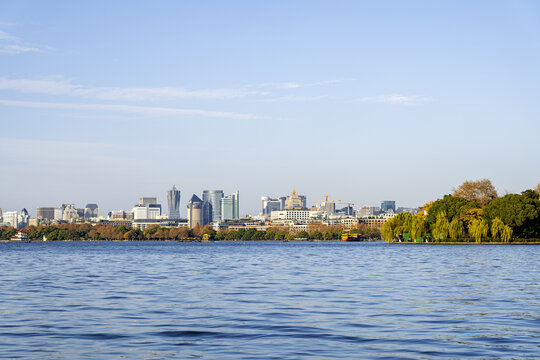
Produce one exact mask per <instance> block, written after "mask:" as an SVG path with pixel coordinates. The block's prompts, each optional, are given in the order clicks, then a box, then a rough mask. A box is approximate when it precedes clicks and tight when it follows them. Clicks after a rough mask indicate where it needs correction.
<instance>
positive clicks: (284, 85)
mask: <svg viewBox="0 0 540 360" xmlns="http://www.w3.org/2000/svg"><path fill="white" fill-rule="evenodd" d="M341 82H343V80H325V81H316V82H310V83H299V82H293V81H285V82H266V83H262V84H260V85H259V86H260V87H273V88H278V89H298V88H305V87H313V86H321V85H327V84H338V83H341Z"/></svg>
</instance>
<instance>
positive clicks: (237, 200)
mask: <svg viewBox="0 0 540 360" xmlns="http://www.w3.org/2000/svg"><path fill="white" fill-rule="evenodd" d="M232 196H233V200H234V207H233V216H234V219H240V191H238V190H236V192H235V193H234V194H232Z"/></svg>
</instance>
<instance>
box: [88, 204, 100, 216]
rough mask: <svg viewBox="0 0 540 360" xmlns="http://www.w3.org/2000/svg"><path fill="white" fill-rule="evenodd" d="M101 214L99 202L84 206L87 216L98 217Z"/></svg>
mask: <svg viewBox="0 0 540 360" xmlns="http://www.w3.org/2000/svg"><path fill="white" fill-rule="evenodd" d="M98 216H99V209H98V206H97V204H86V206H85V207H84V217H85V218H97V217H98Z"/></svg>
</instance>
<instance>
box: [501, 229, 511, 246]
mask: <svg viewBox="0 0 540 360" xmlns="http://www.w3.org/2000/svg"><path fill="white" fill-rule="evenodd" d="M512 235H513V231H512V228H511V227H510V226H508V225H504V229H503V232H502V235H501V239H502V241H503V242H505V243H509V242H510V239H512Z"/></svg>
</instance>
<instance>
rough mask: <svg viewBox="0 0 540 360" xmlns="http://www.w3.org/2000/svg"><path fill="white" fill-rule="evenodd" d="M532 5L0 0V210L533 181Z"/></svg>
mask: <svg viewBox="0 0 540 360" xmlns="http://www.w3.org/2000/svg"><path fill="white" fill-rule="evenodd" d="M539 40H540V4H539V3H538V2H535V1H474V2H470V1H453V2H433V1H407V2H404V1H377V2H373V1H324V2H323V1H273V2H262V1H261V2H253V1H229V2H218V1H210V2H177V1H156V2H152V3H150V2H137V1H129V2H128V1H118V2H105V1H93V2H87V3H86V2H70V1H51V2H42V1H9V0H8V1H2V2H1V3H0V128H1V132H0V159H2V161H1V169H2V170H1V176H0V206H1V207H2V209H3V210H4V211H5V210H20V209H21V208H22V207H26V208H27V209H28V210H29V211H30V212H31V213H32V214H33V215H35V208H36V207H37V206H56V205H58V204H61V203H75V204H77V205H78V206H84V205H85V204H86V203H94V202H95V203H98V205H99V207H100V211H101V213H102V214H104V213H106V212H108V211H110V210H118V209H130V208H131V206H132V205H133V204H135V203H136V202H137V200H138V198H139V197H141V196H157V197H158V200H159V201H160V202H161V204H162V205H163V206H164V209H165V208H166V192H167V190H169V189H170V188H171V187H172V185H173V184H175V185H176V186H177V188H178V189H179V190H181V192H182V200H181V215H182V217H185V214H186V207H185V206H186V202H187V200H189V198H190V197H191V195H192V194H193V193H196V194H198V195H199V196H200V194H201V193H202V191H203V190H205V189H222V190H224V192H225V194H230V193H233V192H234V191H236V190H240V205H241V213H242V214H247V213H251V214H255V213H258V212H259V211H260V206H261V205H260V197H261V196H283V195H287V194H289V193H290V191H291V189H292V187H293V186H295V187H296V189H297V190H298V192H299V193H301V194H305V195H307V197H308V203H309V204H310V205H311V204H314V203H315V200H319V199H322V198H323V196H324V194H331V195H332V198H334V199H341V200H343V201H350V202H352V203H354V204H355V208H356V207H358V206H360V205H377V204H379V203H380V201H381V200H395V201H396V204H397V206H406V207H414V206H420V205H422V204H423V203H425V202H427V201H429V200H434V199H437V198H440V197H442V196H443V195H444V194H448V193H450V192H451V191H452V188H454V187H457V186H459V184H461V183H462V182H463V181H464V180H474V179H482V178H489V179H491V180H492V182H493V184H494V185H495V186H496V188H497V189H498V190H499V192H501V193H504V192H505V191H508V192H520V191H522V190H524V189H528V188H533V187H534V186H535V185H536V184H537V183H538V182H540V160H539V159H540V121H539V119H540V117H539V115H540V103H539V101H538V99H539V98H540V97H539V95H540V69H539V67H538V64H539V63H540V41H539Z"/></svg>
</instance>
